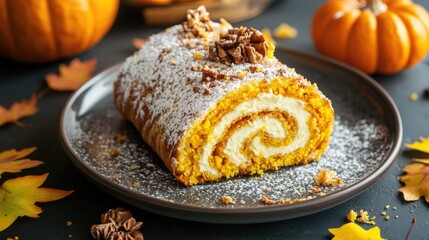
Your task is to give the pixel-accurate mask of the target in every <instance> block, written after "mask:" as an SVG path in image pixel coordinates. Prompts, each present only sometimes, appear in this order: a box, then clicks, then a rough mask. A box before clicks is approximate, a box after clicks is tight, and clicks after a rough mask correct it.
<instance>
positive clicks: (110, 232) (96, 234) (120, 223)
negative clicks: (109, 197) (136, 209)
mask: <svg viewBox="0 0 429 240" xmlns="http://www.w3.org/2000/svg"><path fill="white" fill-rule="evenodd" d="M142 224H143V223H142V222H137V221H136V220H135V219H134V217H133V215H132V214H131V212H129V211H126V210H124V209H122V208H117V209H109V211H107V212H106V213H103V214H101V224H96V225H93V226H92V227H91V235H92V237H93V238H94V239H97V240H143V239H144V238H143V234H142V233H141V232H140V231H139V229H140V227H141V226H142Z"/></svg>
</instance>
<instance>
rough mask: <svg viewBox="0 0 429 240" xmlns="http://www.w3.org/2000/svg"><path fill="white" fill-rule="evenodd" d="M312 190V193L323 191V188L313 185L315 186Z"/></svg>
mask: <svg viewBox="0 0 429 240" xmlns="http://www.w3.org/2000/svg"><path fill="white" fill-rule="evenodd" d="M311 192H312V193H321V192H322V189H320V188H318V187H313V188H311Z"/></svg>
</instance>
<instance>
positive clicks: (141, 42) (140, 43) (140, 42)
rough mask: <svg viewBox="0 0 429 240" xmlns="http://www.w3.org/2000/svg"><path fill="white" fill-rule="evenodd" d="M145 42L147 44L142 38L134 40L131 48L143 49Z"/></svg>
mask: <svg viewBox="0 0 429 240" xmlns="http://www.w3.org/2000/svg"><path fill="white" fill-rule="evenodd" d="M146 42H147V40H146V39H143V38H134V39H133V46H134V47H135V48H136V49H140V48H141V47H143V45H145V44H146Z"/></svg>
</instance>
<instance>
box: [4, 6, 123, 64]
mask: <svg viewBox="0 0 429 240" xmlns="http://www.w3.org/2000/svg"><path fill="white" fill-rule="evenodd" d="M118 7H119V0H25V1H22V0H18V1H17V0H0V55H1V56H4V57H7V58H11V59H14V60H16V61H20V62H30V63H40V62H48V61H52V60H55V59H59V58H64V57H68V56H72V55H75V54H78V53H80V52H82V51H84V50H86V49H88V48H90V47H92V46H93V45H95V44H96V43H97V42H98V41H100V39H101V38H102V37H103V36H104V35H105V34H106V32H107V31H108V30H109V29H110V27H111V26H112V24H113V22H114V20H115V17H116V14H117V12H118Z"/></svg>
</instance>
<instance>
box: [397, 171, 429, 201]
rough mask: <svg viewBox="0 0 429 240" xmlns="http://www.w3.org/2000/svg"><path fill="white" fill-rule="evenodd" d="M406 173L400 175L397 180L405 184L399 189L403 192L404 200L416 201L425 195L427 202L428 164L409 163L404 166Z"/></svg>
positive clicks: (428, 198)
mask: <svg viewBox="0 0 429 240" xmlns="http://www.w3.org/2000/svg"><path fill="white" fill-rule="evenodd" d="M403 170H404V172H406V173H407V174H406V175H403V176H400V177H399V181H401V182H403V183H405V186H404V187H402V188H400V189H399V191H400V192H402V193H403V194H404V199H405V200H406V201H416V200H419V199H420V197H425V200H426V202H429V165H427V164H422V163H411V164H408V165H406V166H405V167H404V169H403Z"/></svg>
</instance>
